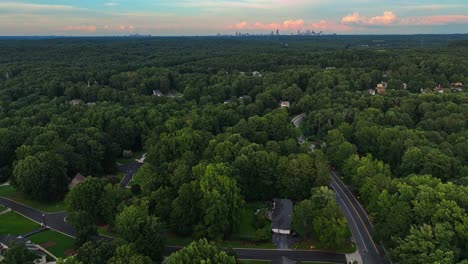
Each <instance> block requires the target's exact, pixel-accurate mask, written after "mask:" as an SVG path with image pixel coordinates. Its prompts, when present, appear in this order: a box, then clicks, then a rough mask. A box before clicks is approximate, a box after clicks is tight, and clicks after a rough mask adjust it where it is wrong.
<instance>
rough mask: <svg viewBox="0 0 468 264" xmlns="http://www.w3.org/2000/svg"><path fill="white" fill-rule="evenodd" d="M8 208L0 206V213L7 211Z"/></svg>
mask: <svg viewBox="0 0 468 264" xmlns="http://www.w3.org/2000/svg"><path fill="white" fill-rule="evenodd" d="M6 209H7V208H6V207H5V206H2V205H0V213H1V212H3V211H5V210H6Z"/></svg>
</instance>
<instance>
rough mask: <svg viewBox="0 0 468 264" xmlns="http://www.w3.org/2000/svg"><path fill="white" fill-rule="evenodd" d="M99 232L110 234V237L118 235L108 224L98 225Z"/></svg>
mask: <svg viewBox="0 0 468 264" xmlns="http://www.w3.org/2000/svg"><path fill="white" fill-rule="evenodd" d="M97 231H98V234H100V235H104V236H108V237H116V235H115V233H113V232H111V231H110V230H109V229H108V228H107V227H106V226H98V227H97Z"/></svg>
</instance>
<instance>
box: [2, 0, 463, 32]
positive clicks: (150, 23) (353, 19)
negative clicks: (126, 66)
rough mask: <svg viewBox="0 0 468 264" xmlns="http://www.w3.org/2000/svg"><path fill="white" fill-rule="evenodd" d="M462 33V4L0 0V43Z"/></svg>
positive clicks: (432, 0) (458, 0)
mask: <svg viewBox="0 0 468 264" xmlns="http://www.w3.org/2000/svg"><path fill="white" fill-rule="evenodd" d="M277 30H279V32H280V33H281V34H297V33H298V32H299V31H301V32H307V30H310V31H315V32H320V31H322V32H323V33H325V34H332V33H337V34H451V33H468V1H466V0H446V1H443V3H441V1H438V0H407V1H403V0H393V1H388V0H348V1H346V0H328V1H327V0H269V1H268V0H237V1H235V0H179V1H178V0H172V1H171V0H152V1H151V0H133V1H126V0H80V1H72V0H54V1H47V0H24V1H12V0H6V1H5V0H0V35H2V36H20V35H21V36H23V35H67V36H119V35H130V34H137V33H138V34H151V35H155V36H156V35H161V36H178V35H216V34H218V33H219V34H222V35H224V34H231V35H235V34H236V32H242V33H248V34H258V33H261V34H269V33H270V32H274V33H276V31H277Z"/></svg>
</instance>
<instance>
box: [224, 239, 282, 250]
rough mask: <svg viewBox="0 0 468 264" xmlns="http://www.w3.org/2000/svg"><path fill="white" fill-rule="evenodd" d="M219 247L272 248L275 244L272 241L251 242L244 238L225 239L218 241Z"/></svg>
mask: <svg viewBox="0 0 468 264" xmlns="http://www.w3.org/2000/svg"><path fill="white" fill-rule="evenodd" d="M218 244H219V245H220V246H221V247H227V248H264V249H274V248H276V246H275V245H274V244H273V243H272V242H258V243H257V242H252V241H245V240H225V241H222V242H219V243H218Z"/></svg>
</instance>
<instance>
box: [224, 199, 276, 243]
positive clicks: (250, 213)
mask: <svg viewBox="0 0 468 264" xmlns="http://www.w3.org/2000/svg"><path fill="white" fill-rule="evenodd" d="M261 208H267V206H266V204H265V203H261V202H259V203H249V204H246V205H245V206H244V208H242V211H241V217H240V222H239V225H238V226H237V228H236V230H235V231H234V233H233V235H232V237H233V238H234V239H236V240H253V239H254V238H255V232H256V231H257V228H256V218H257V216H256V215H255V213H256V211H257V209H261ZM265 228H266V229H268V230H269V229H270V222H267V223H266V225H265Z"/></svg>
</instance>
